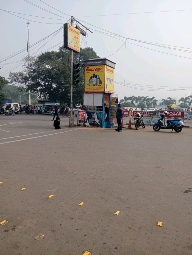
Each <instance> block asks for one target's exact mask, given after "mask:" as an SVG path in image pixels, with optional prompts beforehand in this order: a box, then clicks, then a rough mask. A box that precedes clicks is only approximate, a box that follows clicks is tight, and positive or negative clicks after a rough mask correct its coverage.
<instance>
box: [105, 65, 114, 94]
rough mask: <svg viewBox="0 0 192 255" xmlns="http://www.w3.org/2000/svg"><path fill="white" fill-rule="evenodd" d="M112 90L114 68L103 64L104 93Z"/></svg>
mask: <svg viewBox="0 0 192 255" xmlns="http://www.w3.org/2000/svg"><path fill="white" fill-rule="evenodd" d="M113 92H114V69H113V68H111V67H109V66H105V93H113Z"/></svg>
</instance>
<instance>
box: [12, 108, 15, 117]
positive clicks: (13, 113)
mask: <svg viewBox="0 0 192 255" xmlns="http://www.w3.org/2000/svg"><path fill="white" fill-rule="evenodd" d="M12 115H13V116H15V106H14V105H13V107H12Z"/></svg>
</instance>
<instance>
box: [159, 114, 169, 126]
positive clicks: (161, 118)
mask: <svg viewBox="0 0 192 255" xmlns="http://www.w3.org/2000/svg"><path fill="white" fill-rule="evenodd" d="M167 113H168V112H167V111H164V112H163V113H161V114H160V121H161V122H162V124H163V125H164V126H165V117H166V115H167ZM167 124H168V123H167Z"/></svg>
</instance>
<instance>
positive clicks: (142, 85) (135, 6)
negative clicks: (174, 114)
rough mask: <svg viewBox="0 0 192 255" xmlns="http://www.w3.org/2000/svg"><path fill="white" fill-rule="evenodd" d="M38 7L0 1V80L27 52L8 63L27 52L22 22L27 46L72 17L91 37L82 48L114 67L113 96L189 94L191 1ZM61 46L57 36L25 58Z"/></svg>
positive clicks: (76, 0) (122, 0)
mask: <svg viewBox="0 0 192 255" xmlns="http://www.w3.org/2000/svg"><path fill="white" fill-rule="evenodd" d="M43 1H44V2H42V1H40V0H0V8H1V11H0V22H1V40H0V49H1V50H0V59H1V61H2V60H4V59H6V61H3V62H0V67H1V69H0V75H1V76H5V77H8V75H9V72H10V71H19V70H22V63H23V62H22V60H23V58H24V57H25V56H26V55H27V52H26V51H24V52H23V53H21V54H19V55H17V56H15V57H11V58H9V59H8V57H10V55H12V54H14V53H16V52H19V51H20V50H23V49H26V45H27V25H26V23H27V20H29V22H30V25H29V28H30V44H31V45H32V44H33V43H36V42H37V41H39V40H41V39H42V38H44V37H46V36H48V35H50V34H51V33H53V32H54V31H56V30H58V29H59V28H60V27H61V26H62V24H63V23H66V22H67V21H68V20H69V19H70V16H71V15H73V16H74V17H75V18H77V19H78V20H81V22H82V23H83V24H84V25H86V26H87V27H88V28H90V30H92V31H93V33H89V32H88V36H87V37H86V38H82V43H81V46H82V47H83V48H84V47H92V48H93V49H94V50H95V51H96V53H97V54H98V55H99V56H100V57H107V58H109V59H110V60H112V61H113V62H115V63H116V69H115V81H116V83H115V93H116V94H118V96H119V97H120V98H122V97H123V96H124V95H126V96H131V95H135V96H142V95H144V96H155V97H156V98H158V99H160V98H166V97H168V96H170V97H173V98H180V97H181V96H188V95H190V94H191V93H192V32H191V23H192V1H191V0H182V1H181V0H155V1H154V0H118V1H116V0H105V1H104V0H97V1H93V0H71V1H66V0H43ZM30 3H32V4H33V5H32V4H30ZM45 3H46V4H48V5H50V6H52V7H54V8H55V9H57V10H54V9H53V8H51V7H49V6H47V5H46V4H45ZM38 7H39V8H38ZM2 9H3V10H6V11H8V12H9V13H7V12H5V11H2ZM51 12H52V13H51ZM62 12H63V13H62ZM10 13H12V14H13V15H16V16H17V17H16V16H13V15H11V14H10ZM54 14H55V15H54ZM46 23H53V24H46ZM126 38H127V39H126ZM132 39H134V40H132ZM141 41H142V42H141ZM45 43H46V44H45ZM62 43H63V31H62V30H61V31H60V32H59V33H58V34H56V35H55V36H54V37H49V38H48V39H46V40H44V41H43V42H41V43H40V44H38V45H36V46H34V47H32V48H31V50H30V54H31V55H33V56H37V55H38V54H40V53H41V52H45V51H46V50H48V49H50V50H57V49H58V47H59V46H61V45H62ZM154 44H155V45H154ZM52 47H53V48H52ZM175 55H176V56H175Z"/></svg>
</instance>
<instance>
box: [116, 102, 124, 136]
mask: <svg viewBox="0 0 192 255" xmlns="http://www.w3.org/2000/svg"><path fill="white" fill-rule="evenodd" d="M122 117H123V112H122V109H121V105H120V104H118V107H117V111H116V118H117V125H118V126H117V129H115V130H116V131H118V132H120V131H122V123H121V121H122Z"/></svg>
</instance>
